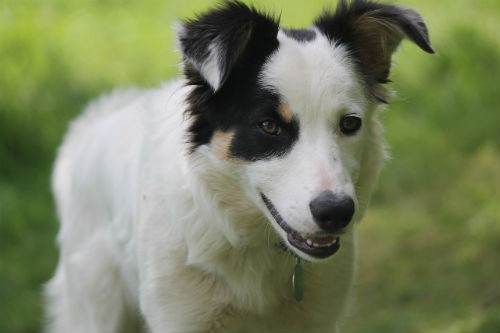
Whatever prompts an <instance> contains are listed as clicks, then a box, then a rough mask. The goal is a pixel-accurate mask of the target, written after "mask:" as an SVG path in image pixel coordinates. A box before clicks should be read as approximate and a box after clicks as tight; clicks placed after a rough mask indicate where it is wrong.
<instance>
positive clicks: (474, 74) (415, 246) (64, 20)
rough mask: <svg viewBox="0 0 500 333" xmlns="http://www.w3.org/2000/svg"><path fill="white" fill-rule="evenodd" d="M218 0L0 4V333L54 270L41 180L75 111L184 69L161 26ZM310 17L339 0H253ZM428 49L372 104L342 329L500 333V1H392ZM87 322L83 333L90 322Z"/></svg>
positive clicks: (18, 318)
mask: <svg viewBox="0 0 500 333" xmlns="http://www.w3.org/2000/svg"><path fill="white" fill-rule="evenodd" d="M214 3H215V2H214V1H207V0H205V1H202V0H197V1H194V0H193V1H175V2H174V1H169V0H161V1H160V0H150V1H132V0H129V1H117V0H79V1H76V0H74V1H72V0H43V1H42V0H0V332H38V331H40V330H41V327H42V322H43V304H42V297H41V291H42V285H43V283H44V282H45V281H47V280H48V279H49V278H50V276H51V274H52V271H53V269H54V267H55V264H56V260H57V249H56V246H55V241H54V239H55V235H56V232H57V220H56V217H55V212H54V208H53V201H52V198H51V193H50V185H49V177H50V172H51V166H52V162H53V160H54V156H55V153H56V147H57V145H58V144H59V142H60V141H61V139H62V136H63V133H64V131H65V129H66V127H67V124H68V122H69V121H70V119H72V118H73V117H75V116H76V115H77V114H78V113H79V112H80V111H81V109H82V108H83V107H84V105H85V104H86V103H87V102H88V101H89V100H91V99H92V98H94V97H96V96H98V95H99V94H101V93H103V92H107V91H110V90H111V89H112V88H113V87H116V86H128V85H132V84H137V85H140V86H143V87H153V86H156V85H158V84H159V83H160V82H162V81H164V80H168V79H169V78H171V77H174V76H176V75H178V74H179V69H178V68H179V66H178V64H179V55H178V54H177V53H176V52H175V51H174V48H173V34H172V29H171V23H172V22H173V21H175V20H176V19H179V18H183V17H189V16H191V17H192V15H193V13H194V12H199V11H200V10H202V9H205V8H208V7H210V6H212V5H213V4H214ZM254 3H255V4H256V5H257V7H259V8H266V9H267V10H269V11H271V12H274V13H278V14H279V13H281V20H282V24H283V25H285V26H289V27H304V26H308V25H309V24H310V23H311V21H312V20H313V19H314V18H315V16H316V15H318V13H319V12H320V11H321V9H323V8H324V7H326V6H328V5H329V6H333V5H334V3H333V2H328V1H326V0H321V1H313V0H308V1H290V0H288V1H285V0H281V1H270V0H259V1H254ZM399 3H400V4H404V5H407V6H411V7H414V8H416V9H418V11H419V12H420V13H421V14H422V16H423V17H424V18H425V19H426V21H427V23H428V27H429V30H430V35H431V40H432V42H433V45H434V47H435V49H436V51H437V55H435V56H430V55H427V54H425V53H423V52H421V51H420V50H419V49H418V48H417V47H415V46H414V45H412V44H410V43H405V44H404V45H403V47H402V48H401V49H400V51H399V52H398V54H397V55H396V56H395V58H394V60H395V67H394V69H393V75H392V79H393V82H394V83H393V84H391V87H392V88H393V89H395V90H397V92H398V94H397V97H396V98H395V99H394V101H393V103H392V104H391V105H390V106H389V107H388V109H387V110H386V111H384V113H383V114H382V119H383V122H384V124H385V127H386V137H387V140H388V142H389V145H390V147H391V148H390V151H391V155H392V159H391V160H390V161H389V162H388V163H387V166H386V168H385V169H384V172H383V174H382V177H381V179H380V182H379V186H378V189H377V192H376V194H375V196H374V199H373V203H372V206H371V208H370V210H369V211H368V214H367V217H366V218H365V220H364V221H363V222H362V223H361V225H360V226H359V232H360V241H359V243H360V250H359V271H358V278H357V282H356V287H355V297H354V301H353V304H352V306H351V307H350V308H349V311H348V315H347V317H346V320H345V323H344V329H345V331H349V332H367V333H368V332H386V333H387V332H450V333H460V332H464V333H466V332H467V333H468V332H485V333H489V332H492V333H493V332H496V333H498V332H500V208H499V207H500V200H499V199H500V196H499V189H500V146H499V144H500V111H499V110H500V108H499V101H500V89H499V80H500V24H499V20H500V2H499V1H496V0H481V1H470V0H467V1H465V0H441V1H436V0H420V1H418V0H405V1H404V2H403V1H402V0H401V1H400V2H399ZM89 333H92V332H89Z"/></svg>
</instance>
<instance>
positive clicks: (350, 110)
mask: <svg viewBox="0 0 500 333" xmlns="http://www.w3.org/2000/svg"><path fill="white" fill-rule="evenodd" d="M177 38H178V48H179V50H180V51H181V53H182V59H183V70H184V76H185V77H184V79H180V80H178V81H175V82H172V83H169V84H167V85H165V86H163V87H161V88H159V89H156V90H146V91H141V90H135V89H130V90H121V91H117V92H114V93H112V94H110V95H109V96H106V97H103V98H101V99H99V100H97V101H95V102H94V103H92V104H91V105H90V106H89V108H88V109H87V110H86V111H85V112H84V113H83V114H82V115H81V116H80V117H79V118H78V119H77V120H76V121H74V122H73V123H72V125H71V127H70V130H69V132H68V134H67V136H66V138H65V140H64V143H63V145H62V146H61V148H60V150H59V154H58V157H57V160H56V163H55V169H54V174H53V190H54V193H55V198H56V202H57V208H58V214H59V217H60V220H61V227H60V233H59V236H58V243H59V245H60V248H61V253H60V259H59V264H58V266H57V270H56V272H55V275H54V277H53V278H52V280H51V281H50V282H49V283H48V285H47V291H46V293H47V303H48V305H47V307H48V317H49V319H48V320H49V330H50V331H51V332H64V333H67V332H72V333H78V332H80V333H96V332H145V331H147V332H154V333H166V332H175V333H183V332H258V333H262V332H334V331H335V330H336V329H337V325H338V321H339V317H340V316H341V314H342V311H343V309H344V307H345V303H346V298H347V297H348V294H349V290H350V288H351V281H352V278H353V274H354V271H355V257H356V250H355V248H356V241H355V225H356V222H357V221H359V220H360V219H361V217H362V216H363V214H364V213H365V210H366V207H367V204H368V202H369V200H370V195H371V193H372V190H373V187H374V184H375V182H376V178H377V176H378V174H379V171H380V168H381V165H382V163H383V161H384V158H385V153H384V143H383V139H382V129H381V125H380V124H379V122H378V120H377V110H378V109H379V106H381V105H383V104H385V103H386V102H387V101H388V95H389V94H388V93H387V91H386V90H385V89H384V88H383V84H384V83H387V82H389V70H390V67H391V56H392V54H393V53H394V51H395V50H396V49H397V47H398V45H399V44H400V42H401V41H402V39H404V38H407V39H409V40H411V41H412V42H414V43H415V44H416V45H418V46H419V47H420V48H421V49H422V50H424V51H426V52H428V53H433V49H432V47H431V45H430V42H429V38H428V34H427V28H426V26H425V24H424V22H423V20H422V18H421V17H420V16H419V15H418V14H417V13H416V12H415V11H413V10H411V9H406V8H400V7H396V6H392V5H385V4H378V3H375V2H371V1H364V0H355V1H352V2H350V3H348V2H346V1H340V3H339V4H338V6H337V8H336V10H335V11H327V12H324V13H323V14H322V15H321V16H319V18H318V19H317V20H316V21H315V22H314V23H313V24H312V25H311V26H310V27H309V28H307V29H303V30H295V29H285V28H280V26H279V22H278V19H277V18H275V17H273V16H270V15H269V14H265V13H262V12H259V11H257V10H255V9H254V8H251V7H248V6H247V5H245V4H243V3H241V2H237V1H235V2H224V3H223V4H221V5H219V6H218V7H217V8H215V9H213V10H211V11H208V12H207V13H204V14H202V15H200V16H198V17H197V18H195V19H192V20H187V21H184V22H182V23H180V24H179V25H178V26H177Z"/></svg>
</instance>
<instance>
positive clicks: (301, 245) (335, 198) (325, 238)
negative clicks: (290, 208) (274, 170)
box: [261, 191, 354, 259]
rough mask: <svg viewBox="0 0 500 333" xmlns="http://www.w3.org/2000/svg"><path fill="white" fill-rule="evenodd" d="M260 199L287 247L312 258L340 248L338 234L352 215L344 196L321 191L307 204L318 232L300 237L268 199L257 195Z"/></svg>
mask: <svg viewBox="0 0 500 333" xmlns="http://www.w3.org/2000/svg"><path fill="white" fill-rule="evenodd" d="M261 197H262V200H263V201H264V204H265V205H266V207H267V209H268V210H269V212H270V213H271V215H272V216H273V218H274V220H275V221H276V223H278V225H279V226H280V227H281V229H283V230H284V231H285V232H286V233H287V240H288V242H289V243H290V245H291V246H293V247H294V248H296V249H297V250H299V251H300V252H303V253H305V254H306V255H308V256H310V257H312V258H314V259H324V258H328V257H330V256H332V255H333V254H335V252H337V251H338V250H339V249H340V235H341V234H342V233H344V228H345V227H346V226H347V225H348V224H349V222H350V221H351V219H352V216H353V214H354V202H353V200H352V199H351V198H350V197H348V196H345V195H335V194H334V193H333V192H331V191H325V192H322V193H321V194H320V195H319V196H318V197H316V198H315V199H313V200H312V201H311V203H310V205H309V208H310V210H311V214H312V216H313V217H314V221H315V222H316V224H317V225H318V226H319V227H320V228H321V230H322V231H320V232H318V233H314V234H303V233H300V232H298V231H297V230H295V229H293V228H292V227H291V226H290V225H288V224H287V223H286V221H285V220H284V219H283V217H282V216H281V215H280V213H279V212H278V210H277V209H276V207H274V205H273V203H272V202H271V200H269V198H268V197H266V196H265V195H264V194H263V193H261Z"/></svg>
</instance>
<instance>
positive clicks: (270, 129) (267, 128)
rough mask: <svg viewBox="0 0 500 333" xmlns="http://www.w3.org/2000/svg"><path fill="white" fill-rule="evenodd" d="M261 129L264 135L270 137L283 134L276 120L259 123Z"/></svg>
mask: <svg viewBox="0 0 500 333" xmlns="http://www.w3.org/2000/svg"><path fill="white" fill-rule="evenodd" d="M259 127H260V129H261V130H262V131H264V133H266V134H269V135H280V134H281V127H280V126H279V125H278V124H277V123H276V122H275V121H274V120H263V121H261V122H260V123H259Z"/></svg>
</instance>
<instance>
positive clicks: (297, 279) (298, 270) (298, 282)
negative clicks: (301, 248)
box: [292, 258, 304, 302]
mask: <svg viewBox="0 0 500 333" xmlns="http://www.w3.org/2000/svg"><path fill="white" fill-rule="evenodd" d="M292 285H293V295H294V296H295V300H296V301H297V302H300V301H302V298H303V297H304V270H303V269H302V266H301V265H300V259H299V258H296V260H295V267H294V268H293V276H292Z"/></svg>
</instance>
